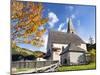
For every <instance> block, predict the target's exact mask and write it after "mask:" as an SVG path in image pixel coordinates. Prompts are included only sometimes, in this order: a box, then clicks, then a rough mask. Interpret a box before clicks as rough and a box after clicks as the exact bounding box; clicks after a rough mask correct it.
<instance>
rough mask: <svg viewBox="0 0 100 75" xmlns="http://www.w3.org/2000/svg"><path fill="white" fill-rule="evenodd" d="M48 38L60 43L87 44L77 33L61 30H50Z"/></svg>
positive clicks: (52, 41)
mask: <svg viewBox="0 0 100 75" xmlns="http://www.w3.org/2000/svg"><path fill="white" fill-rule="evenodd" d="M49 37H50V38H48V40H49V41H50V42H51V43H59V44H69V43H73V44H85V42H84V41H83V40H82V39H81V38H80V37H79V36H78V35H76V34H75V33H67V32H59V31H50V32H49Z"/></svg>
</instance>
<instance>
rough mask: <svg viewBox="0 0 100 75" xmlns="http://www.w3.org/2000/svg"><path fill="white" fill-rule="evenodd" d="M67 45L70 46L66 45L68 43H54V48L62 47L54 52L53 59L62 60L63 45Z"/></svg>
mask: <svg viewBox="0 0 100 75" xmlns="http://www.w3.org/2000/svg"><path fill="white" fill-rule="evenodd" d="M66 46H68V45H66V44H56V43H54V44H53V48H60V50H58V52H55V51H54V52H53V60H59V62H60V61H61V60H60V59H61V58H60V53H61V52H62V47H64V48H65V47H66Z"/></svg>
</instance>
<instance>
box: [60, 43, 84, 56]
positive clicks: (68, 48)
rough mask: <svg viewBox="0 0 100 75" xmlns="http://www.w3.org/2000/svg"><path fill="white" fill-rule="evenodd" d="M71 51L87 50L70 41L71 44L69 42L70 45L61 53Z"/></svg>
mask: <svg viewBox="0 0 100 75" xmlns="http://www.w3.org/2000/svg"><path fill="white" fill-rule="evenodd" d="M69 51H74V52H86V51H85V50H84V49H82V48H80V47H78V46H76V45H75V44H72V43H70V44H68V46H67V47H66V48H65V49H64V50H63V51H62V53H61V54H60V55H62V54H64V53H66V52H69Z"/></svg>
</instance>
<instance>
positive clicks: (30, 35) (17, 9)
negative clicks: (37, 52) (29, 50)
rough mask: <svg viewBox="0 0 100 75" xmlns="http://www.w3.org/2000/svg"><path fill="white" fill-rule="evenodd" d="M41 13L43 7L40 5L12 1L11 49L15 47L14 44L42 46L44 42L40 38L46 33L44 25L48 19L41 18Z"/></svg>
mask: <svg viewBox="0 0 100 75" xmlns="http://www.w3.org/2000/svg"><path fill="white" fill-rule="evenodd" d="M42 11H43V6H42V4H41V3H33V2H22V1H16V0H12V2H11V40H12V47H15V46H16V43H26V44H32V45H34V46H38V47H40V46H43V43H44V40H43V38H42V36H43V34H44V33H45V31H46V28H44V24H46V23H47V21H48V18H44V17H43V15H42ZM40 27H42V29H40Z"/></svg>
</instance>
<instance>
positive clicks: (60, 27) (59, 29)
mask: <svg viewBox="0 0 100 75" xmlns="http://www.w3.org/2000/svg"><path fill="white" fill-rule="evenodd" d="M63 26H64V23H61V24H60V25H59V27H58V31H61V30H62V28H63Z"/></svg>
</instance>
